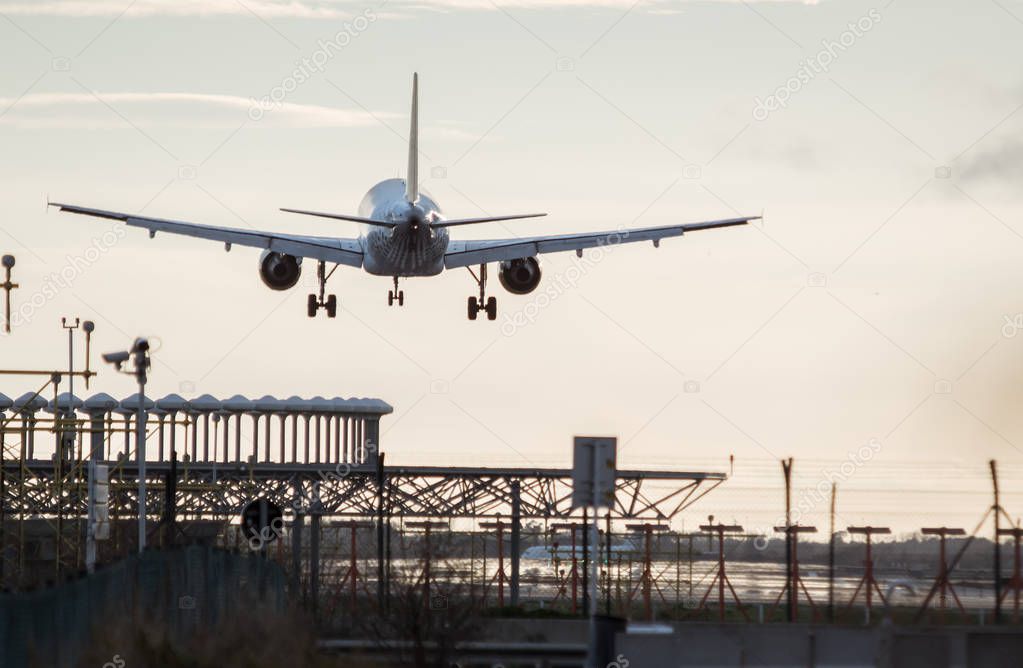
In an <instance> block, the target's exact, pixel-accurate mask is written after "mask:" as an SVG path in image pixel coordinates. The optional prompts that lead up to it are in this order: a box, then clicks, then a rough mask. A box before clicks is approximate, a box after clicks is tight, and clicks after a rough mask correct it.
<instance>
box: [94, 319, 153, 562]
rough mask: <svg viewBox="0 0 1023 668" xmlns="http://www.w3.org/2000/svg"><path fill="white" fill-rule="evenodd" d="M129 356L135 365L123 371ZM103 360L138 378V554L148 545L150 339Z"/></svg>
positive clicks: (136, 434)
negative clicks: (147, 411)
mask: <svg viewBox="0 0 1023 668" xmlns="http://www.w3.org/2000/svg"><path fill="white" fill-rule="evenodd" d="M128 360H132V362H133V364H134V365H135V368H134V369H133V370H131V371H123V370H122V367H123V366H124V363H125V362H127V361H128ZM103 361H105V362H107V363H108V364H113V365H114V368H115V369H116V370H117V371H118V372H120V373H125V374H128V375H133V376H135V380H136V381H137V382H138V386H139V392H138V398H139V404H138V409H137V410H136V415H135V461H136V465H137V468H138V476H139V490H138V495H139V522H138V525H139V538H138V547H139V554H141V553H142V552H144V551H145V549H146V380H147V371H148V370H149V365H150V360H149V341H147V340H146V339H144V338H142V337H139V338H137V339H135V342H134V343H133V344H132V346H131V349H130V350H125V351H121V352H116V353H106V354H104V355H103Z"/></svg>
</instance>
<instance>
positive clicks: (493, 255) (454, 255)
mask: <svg viewBox="0 0 1023 668" xmlns="http://www.w3.org/2000/svg"><path fill="white" fill-rule="evenodd" d="M759 219H760V216H747V217H743V218H726V219H724V220H709V221H706V222H702V223H686V224H682V225H665V226H663V227H641V228H634V229H631V230H613V231H611V232H590V233H584V234H559V235H554V236H545V237H522V238H521V239H495V240H488V241H451V242H450V244H449V246H448V252H447V253H446V254H445V255H444V266H445V267H446V268H448V269H454V268H455V267H467V266H470V265H474V264H484V263H487V262H501V261H503V260H516V259H519V258H524V257H532V256H534V255H540V254H541V253H560V252H563V251H573V250H574V251H576V252H577V253H582V251H583V250H585V249H587V248H595V247H597V246H617V245H618V244H628V243H634V242H636V241H652V242H653V243H654V245H655V246H656V245H658V244H659V243H660V240H661V239H664V238H667V237H680V236H682V235H683V234H685V233H686V232H696V231H699V230H712V229H716V228H718V227H732V226H733V225H745V224H746V223H748V222H749V221H751V220H759Z"/></svg>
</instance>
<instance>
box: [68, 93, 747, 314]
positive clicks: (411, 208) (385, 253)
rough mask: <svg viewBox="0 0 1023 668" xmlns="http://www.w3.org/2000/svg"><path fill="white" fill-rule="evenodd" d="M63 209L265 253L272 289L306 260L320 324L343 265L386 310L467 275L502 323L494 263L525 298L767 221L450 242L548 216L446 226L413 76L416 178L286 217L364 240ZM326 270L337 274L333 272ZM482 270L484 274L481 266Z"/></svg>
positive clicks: (471, 308)
mask: <svg viewBox="0 0 1023 668" xmlns="http://www.w3.org/2000/svg"><path fill="white" fill-rule="evenodd" d="M48 205H49V206H54V207H57V208H58V209H59V210H60V211H67V212H69V213H77V214H82V215H86V216H95V217H98V218H106V219H110V220H118V221H121V222H123V223H125V224H127V225H130V226H133V227H141V228H144V229H147V230H149V236H150V238H152V237H155V236H156V233H157V232H166V233H168V234H180V235H184V236H190V237H197V238H200V239H210V240H212V241H219V242H222V243H223V244H224V248H225V249H226V250H228V251H230V250H231V247H232V246H234V245H238V246H251V247H255V248H262V249H263V253H262V255H260V258H259V275H260V278H261V279H262V280H263V283H264V284H266V286H267V287H268V288H270V289H271V290H288V289H290V288H293V287H294V286H295V285H296V284H297V283H298V280H299V277H300V276H301V272H302V260H303V259H308V260H315V261H316V263H317V269H316V274H317V281H318V283H319V291H318V293H317V294H310V295H309V298H308V301H307V308H306V311H307V314H308V316H309V317H310V318H312V317H315V316H316V314H317V312H318V311H319V310H320V309H324V310H325V311H326V312H327V317H328V318H333V317H335V316H336V315H337V297H336V295H333V294H331V295H326V296H325V294H324V293H325V290H326V284H327V280H328V279H329V278H330V277H331V276H332V275H333V274H334V271H335V270H336V269H337V268H338V267H339V266H341V265H344V266H348V267H356V268H362V269H364V270H365V271H366V272H367V273H369V274H372V275H375V276H390V277H392V278H393V280H394V289H392V290H389V291H388V293H387V303H388V305H391V306H393V305H394V304H395V302H397V304H398V306H402V305H404V303H405V293H404V291H403V290H399V289H398V279H399V278H408V277H413V276H435V275H437V274H439V273H441V272H442V271H444V270H446V269H457V268H461V267H465V268H467V269H468V270H469V273H470V274H472V276H473V278H474V279H475V281H476V283H477V286H478V287H479V294H478V296H477V295H473V296H470V297H469V299H468V303H467V313H468V316H469V320H476V318H477V316H478V314H479V313H480V312H481V311H485V312H486V314H487V319H489V320H496V319H497V299H496V298H495V297H492V296H491V297H487V294H486V288H487V264H488V263H492V262H494V263H498V268H499V274H498V278H499V279H500V282H501V285H503V286H504V288H505V289H506V290H507V291H508V292H510V293H512V294H516V295H525V294H529V293H530V292H532V291H534V290H535V289H536V288H537V286H539V284H540V278H541V271H540V262H539V260H538V259H537V256H538V255H541V254H544V253H558V252H564V251H575V252H576V254H577V255H578V256H579V257H582V253H583V251H584V250H585V249H587V248H595V247H598V246H610V245H616V244H619V243H633V242H638V241H650V242H652V243H653V245H654V246H655V247H658V246H659V245H660V241H661V239H664V238H667V237H679V236H682V235H684V234H686V233H687V232H696V231H699V230H710V229H716V228H719V227H731V226H733V225H745V224H747V223H749V221H751V220H758V219H760V216H744V217H739V218H726V219H722V220H711V221H705V222H698V223H685V224H674V225H664V226H660V227H643V228H632V229H619V230H612V231H608V232H580V233H577V234H559V235H549V236H528V237H519V238H514V239H498V240H482V241H471V240H467V241H460V240H455V239H451V238H450V235H449V228H452V227H460V226H463V225H475V224H478V223H492V222H498V221H506V220H519V219H523V218H539V217H542V216H546V215H547V214H546V213H527V214H514V215H505V216H486V217H481V218H445V217H444V215H443V214H442V213H441V209H440V207H439V206H438V205H437V202H436V201H435V200H434V199H433V198H432V197H431V196H430V195H429V194H428V193H427V192H425V191H424V190H423V189H422V188H420V186H419V75H418V73H414V74H413V75H412V111H411V114H410V126H409V140H408V171H407V173H406V175H405V178H404V179H401V178H393V179H387V180H384V181H381V182H380V183H377V184H376V185H375V186H373V187H372V188H371V189H370V190H369V192H368V193H366V195H365V197H363V199H362V202H361V204H360V205H359V209H358V212H359V213H358V215H348V214H343V213H327V212H322V211H309V210H305V209H292V208H282V209H281V211H285V212H289V213H296V214H301V215H306V216H318V217H321V218H330V219H334V220H344V221H350V222H355V223H359V224H360V225H361V227H362V234H361V235H360V236H359V237H357V238H345V237H321V236H305V235H297V234H280V233H276V232H259V231H255V230H246V229H238V228H230V227H216V226H212V225H199V224H195V223H188V222H182V221H177V220H166V219H163V218H149V217H146V216H140V215H137V214H132V213H122V212H118V211H107V210H104V209H94V208H89V207H84V206H78V205H75V204H62V203H58V202H48ZM327 263H332V264H333V265H334V267H333V268H332V269H331V270H330V272H329V273H328V272H327V270H326V265H327ZM476 265H478V266H479V272H478V273H477V272H474V271H473V269H472V267H473V266H476Z"/></svg>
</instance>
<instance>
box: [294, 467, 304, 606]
mask: <svg viewBox="0 0 1023 668" xmlns="http://www.w3.org/2000/svg"><path fill="white" fill-rule="evenodd" d="M302 501H303V499H302V483H301V482H299V481H298V480H296V481H295V503H294V508H295V519H294V520H293V521H292V523H291V571H292V572H291V587H292V595H293V596H296V597H299V598H301V596H300V589H299V588H300V586H301V582H302V523H303V521H304V517H305V516H304V514H303V513H302Z"/></svg>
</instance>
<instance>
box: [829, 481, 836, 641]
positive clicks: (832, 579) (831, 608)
mask: <svg viewBox="0 0 1023 668" xmlns="http://www.w3.org/2000/svg"><path fill="white" fill-rule="evenodd" d="M837 493H838V486H837V485H836V484H835V483H831V512H830V524H829V526H830V528H829V529H828V536H829V538H828V621H829V622H834V621H835V496H836V495H837Z"/></svg>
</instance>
